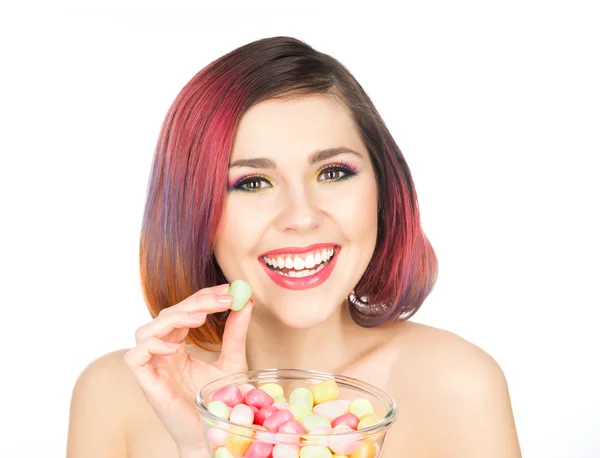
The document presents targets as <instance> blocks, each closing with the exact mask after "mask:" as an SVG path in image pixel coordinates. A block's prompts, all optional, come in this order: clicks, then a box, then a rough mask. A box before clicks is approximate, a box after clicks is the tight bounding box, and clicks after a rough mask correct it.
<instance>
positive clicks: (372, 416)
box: [356, 413, 381, 429]
mask: <svg viewBox="0 0 600 458" xmlns="http://www.w3.org/2000/svg"><path fill="white" fill-rule="evenodd" d="M380 420H381V418H380V417H379V415H377V414H376V413H368V414H366V415H363V416H362V417H361V419H360V421H359V422H358V426H357V427H356V429H364V428H368V427H369V426H373V425H374V424H375V423H379V421H380Z"/></svg>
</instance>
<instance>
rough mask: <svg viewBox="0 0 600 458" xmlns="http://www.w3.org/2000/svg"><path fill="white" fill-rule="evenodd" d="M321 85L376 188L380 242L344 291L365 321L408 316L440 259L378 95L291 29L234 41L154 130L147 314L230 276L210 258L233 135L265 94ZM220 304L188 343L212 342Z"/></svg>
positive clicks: (145, 230)
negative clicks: (349, 122)
mask: <svg viewBox="0 0 600 458" xmlns="http://www.w3.org/2000/svg"><path fill="white" fill-rule="evenodd" d="M310 94H325V95H329V96H332V97H335V98H336V99H338V100H339V101H341V102H342V103H343V104H344V105H345V106H346V107H347V109H348V110H349V112H350V113H351V115H352V117H353V119H354V121H355V123H356V125H357V127H358V130H359V132H360V135H361V138H362V141H363V142H364V144H365V146H366V147H367V149H368V151H369V155H370V158H371V162H372V164H373V168H374V172H375V176H376V179H377V187H378V216H377V218H378V221H377V223H378V225H377V242H376V247H375V251H374V254H373V257H372V259H371V261H370V263H369V265H368V267H367V269H366V271H365V272H364V274H363V276H362V277H361V279H360V281H359V283H358V284H357V285H356V286H355V288H354V290H353V292H352V293H351V294H350V296H349V299H350V300H349V301H348V309H349V313H350V315H351V316H352V319H353V320H354V321H355V322H356V323H357V324H359V325H361V326H364V327H373V326H379V325H382V324H384V323H387V322H390V321H392V320H400V319H408V318H409V317H411V316H412V315H413V314H414V313H415V312H416V311H417V310H418V309H419V308H420V306H421V304H422V303H423V302H424V300H425V299H426V297H427V296H428V295H429V293H430V292H431V290H432V288H433V286H434V284H435V282H436V279H437V258H436V255H435V252H434V250H433V248H432V247H431V244H430V243H429V241H428V239H427V237H426V236H425V234H424V233H423V230H422V228H421V222H420V216H419V207H418V203H417V195H416V192H415V188H414V184H413V180H412V177H411V173H410V170H409V168H408V165H407V164H406V161H405V160H404V157H403V155H402V153H401V152H400V149H399V147H398V145H397V144H396V142H395V141H394V139H393V137H392V135H391V134H390V132H389V131H388V129H387V127H386V125H385V123H384V122H383V120H382V119H381V116H380V115H379V113H378V112H377V110H376V108H375V106H374V105H373V102H371V99H370V98H369V97H368V95H367V94H366V92H365V91H364V90H363V88H362V87H361V85H360V84H359V83H358V82H357V81H356V79H355V78H354V77H353V76H352V74H351V73H350V72H349V71H348V70H347V69H346V68H345V67H344V66H343V65H342V64H341V63H340V62H338V61H337V60H336V59H334V58H333V57H331V56H329V55H327V54H324V53H321V52H319V51H317V50H315V49H314V48H312V47H311V46H309V45H307V44H306V43H304V42H302V41H300V40H297V39H295V38H289V37H273V38H265V39H261V40H257V41H254V42H252V43H249V44H246V45H244V46H241V47H239V48H237V49H235V50H233V51H231V52H229V53H227V54H226V55H224V56H222V57H221V58H219V59H217V60H215V61H214V62H212V63H210V64H209V65H207V66H206V67H205V68H204V69H202V70H201V71H200V72H198V73H197V74H196V75H195V76H194V77H193V78H192V79H191V80H190V81H189V82H188V83H187V84H186V85H185V86H184V87H183V89H182V90H181V92H180V93H179V94H178V95H177V97H176V98H175V101H174V102H173V104H172V105H171V107H170V109H169V111H168V113H167V115H166V118H165V120H164V123H163V125H162V128H161V131H160V136H159V138H158V142H157V146H156V150H155V153H154V159H153V162H152V168H151V172H150V180H149V184H148V190H147V198H146V206H145V211H144V216H143V222H142V229H141V240H140V274H141V286H142V292H143V295H144V300H145V301H146V304H147V306H148V309H149V311H150V313H151V315H152V316H153V317H156V316H157V315H158V313H159V312H160V310H161V309H164V308H166V307H169V306H171V305H174V304H177V303H179V302H181V301H182V300H184V299H185V298H187V297H189V296H191V295H192V294H194V293H195V292H197V291H198V290H200V289H203V288H207V287H210V286H214V285H218V284H222V283H228V282H229V281H228V279H226V278H225V276H224V275H223V272H222V271H221V269H220V268H219V265H218V264H217V262H216V259H215V256H214V250H213V249H214V246H213V243H214V240H215V232H216V228H217V226H218V223H219V220H220V218H221V213H222V210H223V204H224V200H225V196H226V189H227V173H228V164H229V158H230V154H231V150H232V147H233V140H234V135H235V133H236V129H237V126H238V123H239V122H240V119H241V117H242V116H243V115H244V113H245V112H246V111H247V110H248V109H249V108H250V107H252V106H254V105H256V104H257V103H260V102H262V101H265V100H270V99H278V98H284V99H285V98H293V97H301V96H304V95H310ZM226 316H227V312H225V313H223V314H213V315H209V316H208V318H207V321H206V323H205V324H204V325H203V326H201V327H200V328H198V329H192V330H191V331H190V334H189V337H188V339H189V341H190V342H192V343H194V344H196V345H198V346H200V347H202V348H205V349H211V350H212V349H213V348H214V345H219V344H220V343H221V339H222V336H223V329H224V322H225V319H226Z"/></svg>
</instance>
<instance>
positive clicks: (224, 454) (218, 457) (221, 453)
mask: <svg viewBox="0 0 600 458" xmlns="http://www.w3.org/2000/svg"><path fill="white" fill-rule="evenodd" d="M215 458H235V456H233V455H232V454H231V452H230V451H229V450H227V449H226V448H225V447H219V448H218V449H217V451H216V452H215Z"/></svg>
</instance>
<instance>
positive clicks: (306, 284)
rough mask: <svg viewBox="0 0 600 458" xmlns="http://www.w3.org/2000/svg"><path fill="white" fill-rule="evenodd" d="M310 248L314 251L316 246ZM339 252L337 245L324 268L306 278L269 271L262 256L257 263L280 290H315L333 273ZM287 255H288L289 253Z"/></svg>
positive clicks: (324, 245) (323, 245)
mask: <svg viewBox="0 0 600 458" xmlns="http://www.w3.org/2000/svg"><path fill="white" fill-rule="evenodd" d="M320 246H322V247H326V246H332V245H331V244H329V245H327V244H320ZM310 248H311V249H315V248H317V246H316V245H313V246H311V247H310ZM306 251H308V250H306ZM340 251H341V247H339V246H337V245H336V246H334V251H333V256H332V258H331V259H330V260H329V262H328V263H327V264H326V265H325V267H323V268H322V269H321V270H319V271H318V272H315V273H314V274H312V275H308V276H306V277H289V276H286V275H282V274H280V273H277V272H275V271H274V270H273V269H271V268H270V267H269V266H267V264H266V263H265V261H264V260H263V259H262V256H261V257H260V258H259V262H260V265H261V266H262V267H263V269H264V270H265V272H266V273H267V275H268V276H269V278H270V279H271V280H273V281H274V282H275V283H276V284H277V285H279V286H281V287H282V288H286V289H292V290H302V289H309V288H315V287H317V286H319V285H320V284H321V283H323V282H324V281H325V280H327V278H329V275H331V272H332V271H333V268H334V266H335V263H336V262H337V258H338V256H337V255H338V253H339V252H340ZM270 253H273V252H270ZM287 253H289V251H288V252H287Z"/></svg>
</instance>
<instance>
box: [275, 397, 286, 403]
mask: <svg viewBox="0 0 600 458" xmlns="http://www.w3.org/2000/svg"><path fill="white" fill-rule="evenodd" d="M273 401H275V402H285V403H286V404H287V402H288V400H287V399H286V398H285V396H275V397H274V398H273Z"/></svg>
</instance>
